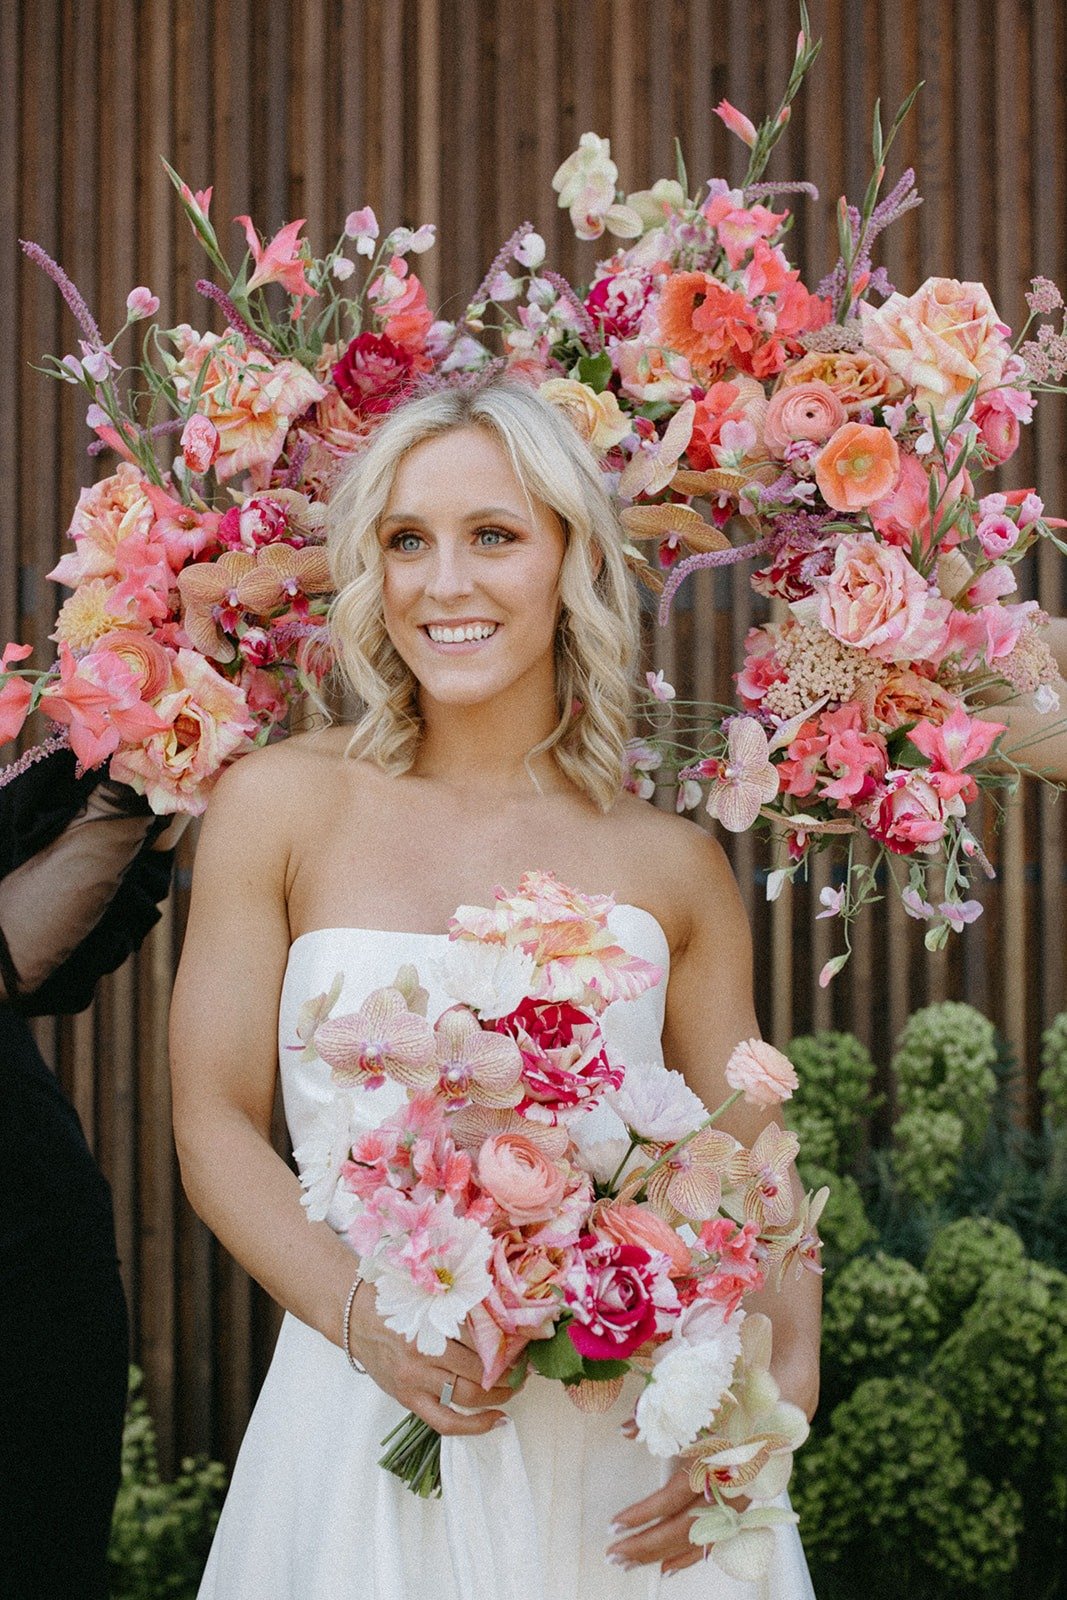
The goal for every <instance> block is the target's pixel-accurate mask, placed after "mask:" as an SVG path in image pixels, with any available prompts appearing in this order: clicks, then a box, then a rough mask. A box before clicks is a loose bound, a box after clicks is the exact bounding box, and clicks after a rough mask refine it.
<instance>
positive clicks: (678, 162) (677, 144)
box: [674, 139, 689, 196]
mask: <svg viewBox="0 0 1067 1600" xmlns="http://www.w3.org/2000/svg"><path fill="white" fill-rule="evenodd" d="M674 169H675V172H676V174H677V176H678V182H679V183H680V184H681V186H682V193H683V194H684V195H686V196H688V194H689V176H688V174H687V172H686V170H685V157H684V156H683V155H682V141H681V139H675V141H674Z"/></svg>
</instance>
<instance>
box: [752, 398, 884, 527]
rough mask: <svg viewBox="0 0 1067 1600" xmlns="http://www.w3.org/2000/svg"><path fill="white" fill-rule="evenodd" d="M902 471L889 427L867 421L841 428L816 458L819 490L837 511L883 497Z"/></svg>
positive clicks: (816, 478)
mask: <svg viewBox="0 0 1067 1600" xmlns="http://www.w3.org/2000/svg"><path fill="white" fill-rule="evenodd" d="M772 404H773V402H772ZM899 472H900V450H899V448H898V446H897V441H896V440H895V439H894V438H893V435H892V434H891V433H890V432H889V429H888V428H873V427H870V426H869V425H868V424H867V423H863V422H846V423H845V424H844V426H843V427H840V428H838V430H837V432H836V433H834V434H831V436H830V438H829V439H828V440H827V442H826V444H825V445H824V446H823V449H822V450H821V451H820V452H819V455H818V456H817V457H816V460H815V481H816V483H817V484H818V486H819V493H820V494H821V495H822V497H823V499H824V500H825V501H826V504H827V505H828V506H833V508H834V510H835V511H859V510H862V508H863V507H864V506H869V505H871V504H872V503H873V502H874V501H875V500H881V499H882V498H883V496H885V495H887V494H888V493H889V491H890V490H891V489H892V487H893V485H894V484H895V483H896V481H897V477H898V475H899Z"/></svg>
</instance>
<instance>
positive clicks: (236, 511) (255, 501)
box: [216, 494, 289, 552]
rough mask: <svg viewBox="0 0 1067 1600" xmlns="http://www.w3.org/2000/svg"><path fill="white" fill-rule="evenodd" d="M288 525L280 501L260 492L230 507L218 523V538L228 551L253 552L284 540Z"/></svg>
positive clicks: (287, 519)
mask: <svg viewBox="0 0 1067 1600" xmlns="http://www.w3.org/2000/svg"><path fill="white" fill-rule="evenodd" d="M288 527H289V518H288V516H287V514H286V510H285V507H284V506H283V505H282V504H281V502H280V501H278V500H272V499H271V497H270V496H269V495H262V494H257V495H253V496H252V497H251V499H249V500H246V501H245V502H244V504H243V505H240V506H231V507H230V509H229V511H227V512H226V513H225V515H224V516H223V518H222V520H221V521H220V522H219V526H218V531H217V533H216V538H217V539H218V541H219V544H221V545H222V546H224V548H225V549H227V550H247V551H249V552H252V551H255V550H258V549H259V548H260V546H261V545H265V544H276V543H277V541H278V540H279V539H285V538H286V534H287V530H288ZM287 542H289V541H287Z"/></svg>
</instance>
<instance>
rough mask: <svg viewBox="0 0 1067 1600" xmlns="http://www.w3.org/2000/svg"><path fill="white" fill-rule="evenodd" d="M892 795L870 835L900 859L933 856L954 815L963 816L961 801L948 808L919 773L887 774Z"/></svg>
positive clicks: (876, 813) (880, 807) (879, 810)
mask: <svg viewBox="0 0 1067 1600" xmlns="http://www.w3.org/2000/svg"><path fill="white" fill-rule="evenodd" d="M887 783H888V792H887V793H886V794H885V796H884V797H883V799H882V800H881V802H880V803H879V804H878V806H877V808H876V810H875V811H874V815H873V816H872V817H871V819H870V820H869V821H868V823H867V827H868V829H869V831H870V833H871V834H872V835H873V836H874V838H875V839H880V840H881V842H882V843H883V844H884V845H885V846H886V848H887V849H888V850H892V851H893V852H894V854H896V855H899V856H910V855H914V853H915V851H916V850H918V851H920V852H921V853H922V854H929V853H930V852H931V851H932V850H934V849H936V847H937V845H938V844H939V842H940V841H941V840H942V839H943V838H944V836H945V829H946V827H947V823H948V818H949V816H950V815H955V816H958V815H960V814H962V811H963V804H962V802H961V801H956V802H952V801H950V802H949V803H948V805H946V804H945V801H944V800H943V798H942V796H941V795H940V794H939V793H938V791H937V790H936V789H935V788H934V787H933V785H932V784H931V783H930V781H929V775H928V774H924V773H922V772H920V771H918V770H915V771H912V772H891V773H889V774H887Z"/></svg>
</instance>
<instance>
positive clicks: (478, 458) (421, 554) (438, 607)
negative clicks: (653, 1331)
mask: <svg viewBox="0 0 1067 1600" xmlns="http://www.w3.org/2000/svg"><path fill="white" fill-rule="evenodd" d="M378 540H379V543H380V545H381V549H382V559H383V567H384V577H383V585H382V593H383V604H384V616H385V626H386V629H387V631H388V633H389V637H390V639H391V641H392V643H393V646H394V648H395V649H396V651H397V653H398V655H400V657H401V658H402V659H403V661H404V662H405V663H406V664H407V666H408V667H409V668H410V669H411V671H412V672H413V673H414V675H415V677H416V679H417V680H418V683H419V685H420V690H421V694H422V696H423V697H424V698H425V697H429V699H430V700H432V701H437V702H439V703H440V704H443V705H457V706H471V705H477V704H480V703H481V702H483V701H486V700H489V699H492V698H494V697H495V696H497V695H499V694H502V693H504V692H505V691H507V690H510V689H512V688H514V687H516V686H517V685H520V684H524V685H527V684H531V683H532V681H533V675H534V674H540V675H541V677H542V679H543V682H544V685H545V687H546V688H547V689H548V690H549V692H554V682H555V668H554V645H555V634H556V625H557V620H558V616H559V574H560V567H561V565H562V562H563V554H564V549H565V539H564V533H563V528H562V526H561V524H560V520H559V518H558V517H557V516H556V514H555V512H553V511H551V510H550V509H549V507H548V506H546V505H545V504H544V503H543V502H542V501H539V500H536V499H534V498H533V497H532V496H530V495H528V494H527V492H526V490H525V489H524V487H523V485H522V483H521V481H520V480H519V478H518V477H517V476H516V473H515V469H514V468H513V466H512V464H511V460H510V458H509V456H508V453H507V451H506V449H505V447H504V446H503V445H502V444H501V443H500V441H499V440H498V439H497V438H496V437H495V436H494V435H493V434H492V433H490V432H489V431H488V430H487V429H485V428H480V427H463V428H455V429H452V430H451V431H449V432H447V433H443V434H440V435H438V436H437V437H436V438H432V439H426V440H424V441H423V442H422V443H421V444H418V445H415V446H414V448H413V449H411V450H409V451H408V453H407V455H406V456H405V457H404V458H403V460H402V461H401V463H400V465H399V467H398V468H397V472H396V476H395V478H394V479H393V487H392V491H391V493H390V495H389V499H388V501H387V503H386V507H385V511H384V513H383V515H382V519H381V522H380V523H379V527H378Z"/></svg>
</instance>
